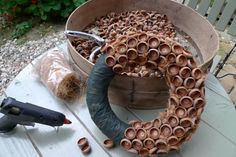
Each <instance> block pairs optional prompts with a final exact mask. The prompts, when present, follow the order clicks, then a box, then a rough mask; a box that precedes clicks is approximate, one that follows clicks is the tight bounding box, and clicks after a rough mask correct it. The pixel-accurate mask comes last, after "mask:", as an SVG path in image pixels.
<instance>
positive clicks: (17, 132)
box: [0, 126, 40, 157]
mask: <svg viewBox="0 0 236 157" xmlns="http://www.w3.org/2000/svg"><path fill="white" fill-rule="evenodd" d="M0 156H1V157H17V156H20V157H39V156H40V153H38V152H37V151H36V149H35V148H34V146H33V145H32V143H31V141H30V140H29V138H28V136H27V135H26V133H25V129H24V127H23V126H18V127H16V128H15V129H14V130H13V131H12V132H9V133H7V134H0Z"/></svg>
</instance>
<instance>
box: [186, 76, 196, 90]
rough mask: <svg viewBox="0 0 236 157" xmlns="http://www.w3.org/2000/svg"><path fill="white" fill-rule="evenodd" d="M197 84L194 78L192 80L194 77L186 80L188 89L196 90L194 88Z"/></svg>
mask: <svg viewBox="0 0 236 157" xmlns="http://www.w3.org/2000/svg"><path fill="white" fill-rule="evenodd" d="M195 83H196V82H195V80H194V78H192V77H188V78H186V79H185V80H184V86H185V87H186V88H188V89H191V88H194V86H195V87H196V85H195ZM196 84H197V83H196Z"/></svg>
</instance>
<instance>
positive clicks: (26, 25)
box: [11, 20, 33, 38]
mask: <svg viewBox="0 0 236 157" xmlns="http://www.w3.org/2000/svg"><path fill="white" fill-rule="evenodd" d="M32 26H33V24H32V20H29V21H24V22H21V23H19V24H17V25H16V26H15V30H14V31H13V32H12V33H11V37H12V38H19V37H20V36H22V35H24V34H25V33H27V32H28V31H29V30H30V29H31V28H32Z"/></svg>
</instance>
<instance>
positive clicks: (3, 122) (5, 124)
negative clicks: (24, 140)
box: [0, 115, 17, 133]
mask: <svg viewBox="0 0 236 157" xmlns="http://www.w3.org/2000/svg"><path fill="white" fill-rule="evenodd" d="M16 125H17V123H16V122H14V121H13V120H12V119H11V118H9V117H8V116H7V115H5V116H3V117H2V118H0V133H6V132H9V131H11V130H13V129H14V128H15V127H16Z"/></svg>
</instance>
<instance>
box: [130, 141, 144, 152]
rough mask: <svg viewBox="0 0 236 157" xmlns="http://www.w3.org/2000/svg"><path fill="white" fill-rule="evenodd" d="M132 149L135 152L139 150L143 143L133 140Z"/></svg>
mask: <svg viewBox="0 0 236 157" xmlns="http://www.w3.org/2000/svg"><path fill="white" fill-rule="evenodd" d="M132 147H133V148H134V149H135V150H140V149H142V148H143V142H142V141H141V140H139V139H134V140H133V141H132Z"/></svg>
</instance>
